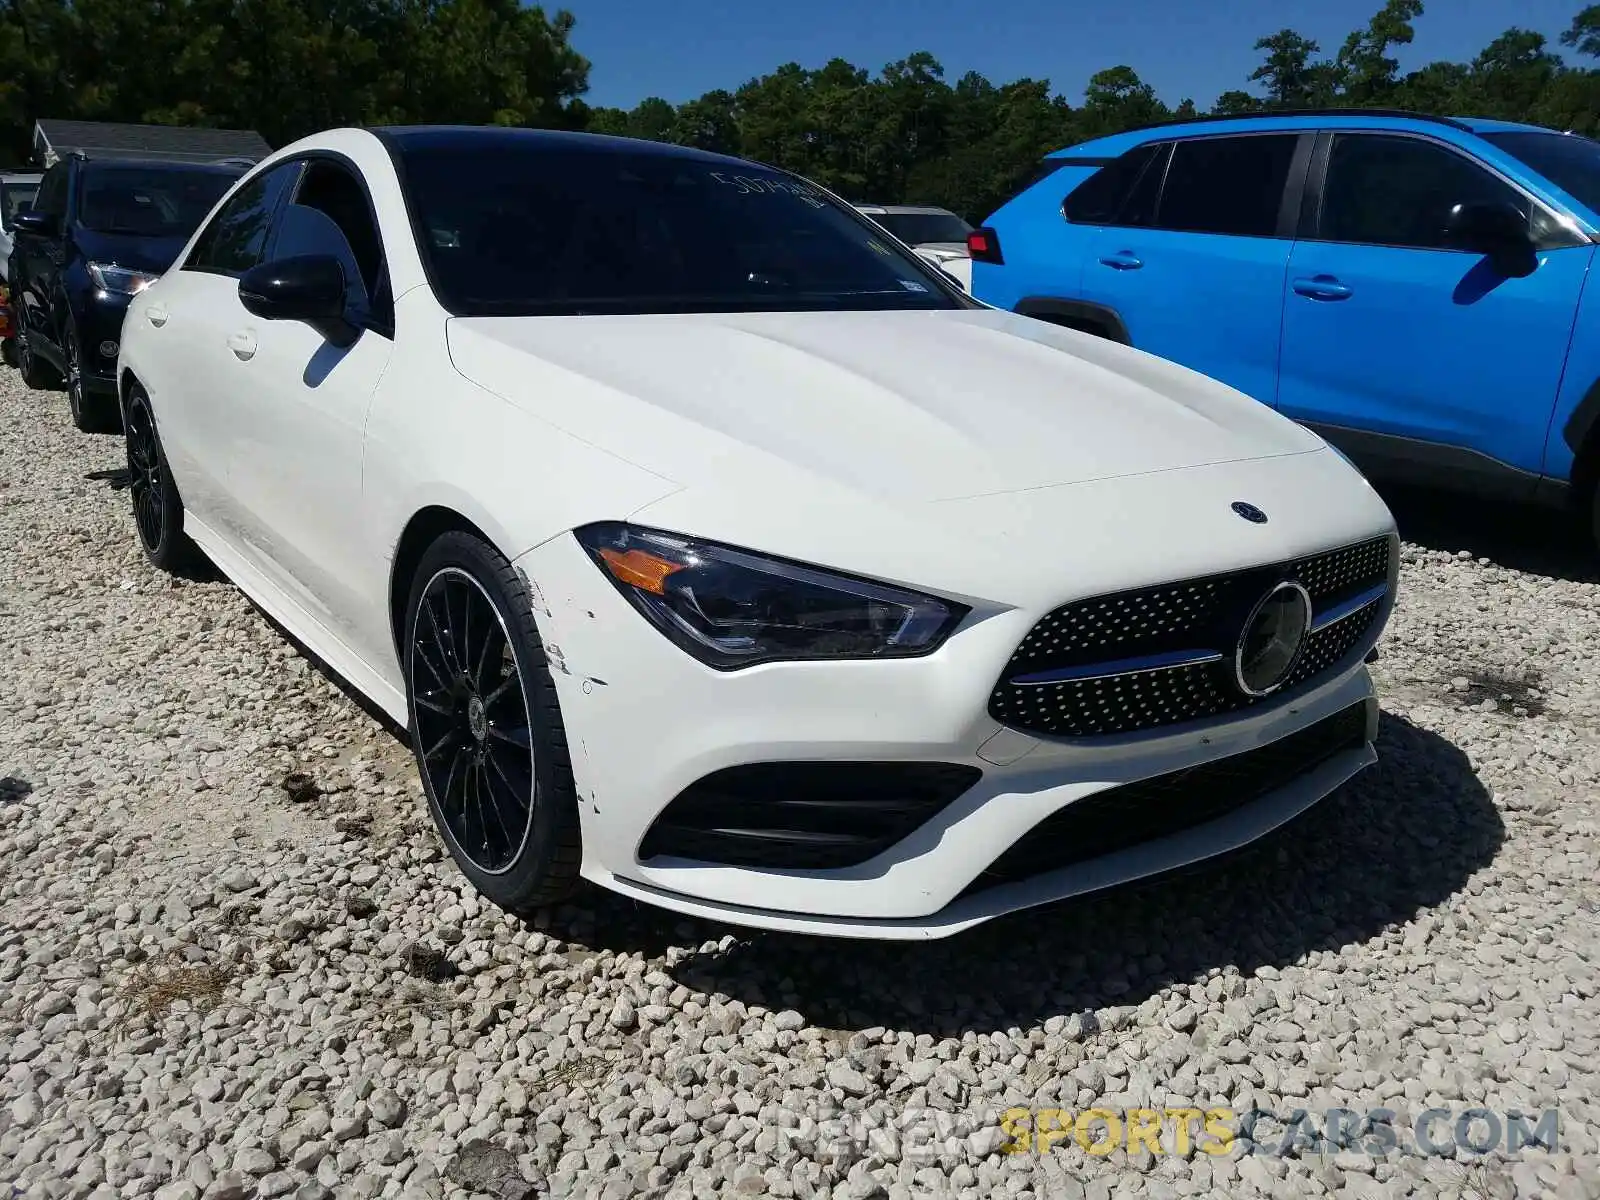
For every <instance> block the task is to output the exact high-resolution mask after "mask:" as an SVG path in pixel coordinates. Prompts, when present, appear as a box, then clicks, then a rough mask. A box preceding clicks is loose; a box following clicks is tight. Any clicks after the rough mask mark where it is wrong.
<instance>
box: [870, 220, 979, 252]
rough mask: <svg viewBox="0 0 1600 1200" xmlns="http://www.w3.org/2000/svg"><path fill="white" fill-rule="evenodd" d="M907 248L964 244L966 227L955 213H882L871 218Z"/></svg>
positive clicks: (967, 227)
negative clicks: (936, 243) (926, 245)
mask: <svg viewBox="0 0 1600 1200" xmlns="http://www.w3.org/2000/svg"><path fill="white" fill-rule="evenodd" d="M872 219H873V220H874V221H876V222H877V223H878V224H880V225H882V226H883V227H884V228H885V229H887V230H888V231H889V232H890V233H892V234H894V235H895V237H897V238H899V239H900V240H901V241H902V242H905V243H906V244H907V245H909V246H920V245H923V244H925V243H927V242H958V243H960V244H962V245H965V244H966V241H967V234H969V233H971V232H972V226H971V225H968V224H967V223H966V222H965V221H963V220H962V219H961V218H960V217H958V216H956V215H955V213H883V214H881V215H879V216H875V217H873V218H872Z"/></svg>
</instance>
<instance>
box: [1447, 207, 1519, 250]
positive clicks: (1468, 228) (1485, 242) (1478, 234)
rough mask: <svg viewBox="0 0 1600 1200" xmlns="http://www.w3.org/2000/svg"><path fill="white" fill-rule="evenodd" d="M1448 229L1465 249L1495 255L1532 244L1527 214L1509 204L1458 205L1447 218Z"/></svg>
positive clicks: (1454, 239) (1452, 236)
mask: <svg viewBox="0 0 1600 1200" xmlns="http://www.w3.org/2000/svg"><path fill="white" fill-rule="evenodd" d="M1445 229H1446V230H1447V231H1448V232H1449V234H1450V237H1451V239H1452V240H1453V241H1455V242H1456V244H1458V245H1459V246H1461V247H1462V248H1463V249H1468V250H1480V251H1483V252H1484V253H1486V254H1493V253H1497V252H1501V251H1506V250H1517V249H1523V248H1526V247H1529V246H1531V245H1532V244H1533V229H1532V223H1531V222H1530V221H1529V219H1528V214H1527V213H1526V212H1524V211H1523V210H1522V209H1520V208H1518V207H1517V206H1516V205H1515V204H1512V203H1511V202H1509V201H1502V202H1498V203H1494V204H1457V205H1455V206H1454V207H1452V208H1451V209H1450V215H1449V216H1448V217H1447V218H1446V219H1445Z"/></svg>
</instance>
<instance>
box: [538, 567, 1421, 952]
mask: <svg viewBox="0 0 1600 1200" xmlns="http://www.w3.org/2000/svg"><path fill="white" fill-rule="evenodd" d="M516 565H517V567H518V569H519V570H520V571H521V572H522V573H523V575H524V576H525V577H526V578H527V580H528V581H529V584H530V592H531V594H532V595H533V596H534V597H535V609H536V613H535V615H536V619H537V621H538V624H539V626H540V629H541V632H542V635H543V637H544V640H545V643H546V650H547V653H548V655H549V659H550V665H551V669H552V673H553V675H554V678H555V682H556V689H557V693H558V695H559V698H560V702H561V706H562V712H563V716H564V719H565V722H566V726H567V731H568V735H569V738H568V741H569V745H570V747H571V754H572V766H573V772H574V776H575V779H576V783H577V788H578V794H579V799H580V808H581V820H582V829H583V844H584V860H583V868H582V870H583V874H584V875H585V877H586V878H588V879H590V880H591V881H593V882H595V883H598V884H601V885H603V886H606V887H609V888H612V889H613V890H616V891H619V892H621V893H623V894H626V895H631V896H634V897H636V898H638V899H640V900H644V901H647V902H649V903H652V904H655V905H659V906H662V907H665V908H669V909H674V910H677V911H681V912H685V913H690V914H695V915H701V916H706V917H711V918H715V919H720V920H726V921H730V922H733V923H736V924H746V925H753V926H759V927H765V928H775V929H786V930H795V931H808V932H815V933H825V934H831V935H836V936H856V937H869V938H907V939H909V938H937V937H944V936H948V935H950V934H954V933H956V932H959V931H960V930H962V929H966V928H969V927H971V926H973V925H976V924H979V923H981V922H983V921H985V920H988V919H991V918H993V917H996V916H999V915H1002V914H1003V913H1007V912H1011V911H1015V910H1018V909H1023V908H1028V907H1032V906H1034V905H1038V904H1043V903H1047V902H1050V901H1053V900H1059V899H1063V898H1066V897H1070V896H1074V895H1078V894H1081V893H1084V892H1088V891H1093V890H1097V889H1100V888H1104V887H1108V886H1112V885H1115V884H1117V883H1121V882H1125V881H1128V880H1132V879H1136V878H1141V877H1145V876H1149V875H1152V874H1159V873H1161V872H1164V871H1167V870H1171V869H1173V868H1177V867H1181V866H1184V865H1186V864H1189V863H1193V862H1196V861H1199V860H1202V859H1205V858H1209V857H1212V856H1214V855H1217V854H1221V853H1224V852H1226V851H1229V850H1232V849H1235V848H1237V847H1239V846H1242V845H1244V844H1245V843H1248V842H1250V841H1253V840H1254V839H1256V838H1258V837H1260V836H1261V835H1263V834H1265V833H1267V832H1268V831H1270V830H1271V829H1273V828H1275V827H1277V826H1279V825H1281V824H1283V823H1284V822H1285V821H1288V820H1289V819H1291V818H1292V817H1294V816H1295V815H1297V814H1298V813H1300V812H1302V811H1303V810H1305V809H1306V808H1308V807H1310V806H1311V805H1312V804H1313V803H1315V802H1316V801H1317V800H1318V799H1320V798H1321V797H1323V796H1325V795H1326V794H1328V793H1329V792H1330V791H1332V790H1334V789H1335V788H1337V787H1338V786H1339V785H1340V784H1342V783H1343V782H1344V781H1345V780H1347V779H1349V778H1350V777H1351V776H1352V775H1354V774H1356V773H1357V772H1358V771H1360V770H1362V769H1363V768H1365V767H1366V766H1368V765H1370V764H1371V763H1372V762H1374V761H1375V758H1376V756H1375V754H1374V751H1373V750H1372V746H1371V743H1372V740H1373V738H1374V737H1375V735H1376V728H1377V702H1376V699H1375V697H1374V693H1373V687H1372V681H1371V678H1370V676H1369V675H1368V673H1367V671H1366V668H1365V666H1364V665H1363V664H1362V661H1361V660H1362V658H1363V657H1364V655H1365V653H1366V651H1367V649H1368V648H1369V647H1370V644H1371V641H1372V640H1375V639H1376V637H1377V636H1378V633H1379V632H1380V631H1381V628H1382V624H1383V620H1380V621H1379V622H1378V623H1377V624H1376V625H1375V626H1374V629H1373V631H1372V634H1371V637H1370V638H1368V639H1366V640H1365V641H1364V642H1363V644H1362V645H1360V646H1359V647H1357V648H1356V650H1355V652H1353V653H1352V654H1351V656H1350V657H1349V659H1348V660H1347V661H1346V662H1345V663H1344V664H1343V665H1341V666H1340V667H1339V668H1338V669H1337V670H1336V671H1335V672H1334V673H1333V674H1331V675H1328V676H1325V677H1322V678H1319V679H1318V680H1316V681H1314V683H1313V684H1311V685H1308V687H1306V688H1302V689H1299V690H1298V691H1296V692H1291V693H1288V694H1286V695H1285V696H1284V698H1283V699H1282V700H1281V701H1278V702H1273V703H1267V704H1262V705H1259V706H1257V707H1254V708H1251V709H1249V710H1248V711H1246V712H1243V713H1230V714H1226V715H1223V716H1220V717H1216V718H1213V719H1206V720H1199V721H1194V722H1190V723H1186V724H1184V725H1182V726H1181V727H1177V728H1176V729H1175V730H1163V729H1153V730H1146V731H1143V732H1139V733H1134V734H1128V735H1118V736H1110V737H1096V738H1086V739H1061V738H1049V737H1036V736H1032V735H1029V734H1026V733H1022V732H1019V731H1017V730H1015V729H1012V728H1009V727H1007V726H1003V725H1002V724H1000V723H999V722H998V721H996V720H995V719H994V718H993V717H992V716H990V715H989V712H988V711H987V701H988V698H989V691H990V688H991V687H992V685H993V683H994V681H995V679H996V678H997V676H998V675H999V673H1000V671H1001V669H1002V668H1003V667H1004V666H1005V664H1006V663H1007V661H1008V659H1009V658H1010V656H1011V655H1012V653H1013V651H1014V650H1015V649H1016V648H1017V646H1018V644H1019V643H1020V642H1021V641H1022V639H1023V638H1024V636H1025V635H1026V634H1027V633H1028V631H1029V629H1030V628H1032V626H1033V624H1034V623H1035V622H1036V621H1037V620H1038V619H1039V618H1040V617H1041V616H1042V615H1043V613H1042V612H1036V611H1024V610H1021V609H1012V610H1008V611H1004V612H1001V613H998V614H996V615H993V616H991V617H989V618H988V619H985V620H983V621H981V622H978V623H977V624H974V625H971V626H969V627H968V628H965V629H963V630H961V631H959V632H958V633H957V634H956V635H955V636H954V637H952V638H951V640H950V641H949V642H948V643H947V644H946V645H944V646H943V647H942V648H941V649H940V650H939V651H938V652H937V653H936V654H933V655H930V656H928V657H926V658H920V659H901V660H882V661H875V662H828V663H822V662H809V663H771V664H767V665H764V666H758V667H753V668H749V669H746V670H742V671H737V672H731V673H721V672H716V671H713V670H710V669H709V668H706V667H703V666H702V665H701V664H699V663H698V662H696V661H695V660H694V659H692V658H690V657H689V656H688V655H687V654H685V653H683V652H682V651H681V650H679V649H678V648H677V647H676V646H674V645H672V644H671V643H670V642H668V641H667V640H666V639H665V638H664V637H662V636H661V635H660V634H659V633H658V632H657V631H656V630H655V629H654V628H652V627H651V626H650V625H648V624H647V623H646V621H645V620H644V619H643V618H642V617H640V616H639V614H638V613H636V612H635V611H634V610H633V608H632V607H631V606H630V605H629V604H628V603H627V601H626V600H625V599H624V598H623V597H622V596H620V595H619V594H618V593H617V591H616V590H615V588H614V587H613V586H612V585H611V584H610V583H609V581H608V580H607V579H606V578H605V577H604V576H603V575H602V574H601V572H600V571H599V570H598V569H597V568H596V567H595V566H594V564H593V563H592V562H591V561H590V560H589V558H588V557H587V555H586V554H585V553H584V552H583V550H582V549H581V548H580V547H579V545H578V544H577V542H576V540H575V539H574V538H573V537H571V536H570V535H563V536H561V537H557V538H555V539H553V540H551V541H549V542H547V543H545V544H544V545H542V546H539V547H537V548H535V549H534V550H532V551H530V552H528V553H527V554H525V555H523V556H522V557H521V558H519V559H518V560H517V564H516ZM1391 604H1392V596H1391V598H1390V599H1389V600H1388V601H1386V602H1385V610H1384V613H1383V619H1384V620H1386V619H1387V615H1388V608H1389V606H1390V605H1391ZM1352 706H1355V707H1357V708H1358V709H1359V711H1360V722H1359V729H1360V733H1359V736H1358V737H1357V738H1356V739H1355V740H1354V741H1353V742H1352V743H1350V744H1347V745H1343V746H1341V747H1340V748H1338V750H1337V752H1334V753H1331V754H1329V755H1327V756H1325V757H1322V758H1320V759H1319V760H1317V761H1316V762H1315V765H1313V766H1311V767H1310V768H1309V769H1307V770H1305V771H1302V772H1299V773H1297V774H1294V775H1293V776H1292V777H1290V778H1288V779H1287V780H1286V781H1282V782H1280V783H1278V784H1277V785H1276V786H1273V787H1271V788H1270V789H1269V790H1267V791H1265V792H1263V793H1262V794H1260V795H1259V796H1258V797H1256V798H1255V799H1253V800H1251V801H1250V802H1248V803H1245V804H1243V805H1242V806H1240V807H1236V808H1231V809H1229V810H1228V811H1225V812H1223V813H1222V814H1221V815H1219V816H1217V817H1215V818H1214V819H1211V820H1207V821H1205V822H1204V823H1202V824H1196V825H1191V826H1188V827H1185V828H1182V829H1179V830H1177V831H1175V832H1172V833H1170V834H1160V833H1157V834H1156V835H1154V836H1150V837H1148V838H1146V839H1144V840H1141V841H1138V842H1137V843H1135V844H1131V845H1121V846H1118V847H1116V848H1115V849H1113V850H1111V851H1110V852H1108V853H1106V854H1103V855H1100V856H1098V857H1094V858H1091V859H1088V860H1085V861H1079V862H1076V863H1074V864H1073V865H1071V866H1066V867H1062V868H1060V869H1056V870H1045V871H1043V872H1042V873H1037V874H1033V875H1030V876H1028V877H1026V878H1020V879H1009V880H1003V881H1000V882H997V883H995V884H994V885H993V886H985V885H984V882H983V879H982V878H980V877H982V876H984V875H985V873H986V872H988V871H989V869H990V868H991V866H993V865H994V864H995V863H996V861H997V860H999V859H1001V857H1002V855H1004V854H1005V852H1006V851H1007V850H1008V848H1010V847H1012V845H1013V844H1014V843H1017V842H1018V841H1019V840H1020V839H1023V838H1024V836H1025V835H1027V834H1028V833H1029V832H1030V831H1031V830H1033V829H1034V827H1035V826H1036V825H1037V824H1038V823H1039V822H1041V821H1042V820H1044V819H1045V818H1046V817H1049V816H1051V814H1054V813H1057V812H1058V811H1059V810H1062V809H1064V808H1065V807H1066V806H1068V805H1071V804H1073V803H1074V802H1077V801H1080V800H1084V799H1086V798H1088V797H1090V796H1092V795H1094V794H1095V793H1098V792H1102V791H1106V790H1107V789H1110V788H1115V787H1118V786H1119V785H1126V784H1132V783H1135V782H1138V781H1141V780H1149V779H1151V778H1152V777H1156V776H1163V775H1167V774H1169V773H1172V772H1177V771H1181V770H1184V769H1185V768H1190V767H1194V766H1196V765H1197V764H1203V763H1208V762H1213V761H1216V760H1220V759H1224V758H1228V757H1230V756H1234V755H1240V754H1245V753H1247V752H1249V751H1252V750H1256V749H1259V748H1261V747H1264V746H1267V745H1268V744H1270V743H1274V742H1276V741H1278V740H1279V739H1282V738H1286V737H1288V736H1290V735H1293V734H1295V733H1297V732H1298V731H1302V730H1305V729H1307V728H1308V727H1310V726H1313V725H1315V724H1317V723H1318V722H1321V721H1324V720H1327V719H1330V718H1333V717H1335V716H1336V715H1337V714H1339V713H1341V712H1344V711H1345V710H1348V709H1351V708H1352ZM818 762H856V763H875V764H884V763H889V764H893V763H937V764H948V765H950V766H951V767H956V768H960V767H966V768H976V769H977V770H979V771H981V777H980V778H978V779H977V781H976V782H975V783H973V784H972V785H971V786H970V787H968V788H967V789H966V790H964V791H962V792H961V793H960V794H959V795H958V796H955V797H954V798H953V799H951V800H950V801H949V802H948V803H945V804H944V805H943V806H942V807H937V810H936V811H934V812H932V814H931V815H929V816H927V818H926V819H925V820H921V821H920V822H919V823H917V824H915V826H914V827H913V828H911V829H910V831H909V832H907V833H906V834H905V836H902V837H899V838H897V839H896V840H894V841H893V842H892V844H890V845H888V846H887V847H886V848H884V849H882V850H881V851H880V852H877V853H875V854H873V855H872V856H871V857H870V858H868V859H866V860H865V861H861V862H857V863H855V864H853V865H846V866H821V867H810V868H785V869H774V868H764V867H760V866H745V865H730V864H728V863H726V862H719V863H709V862H706V861H697V860H695V859H691V858H688V857H673V856H669V855H663V854H653V855H652V854H649V853H648V852H646V853H643V854H642V853H641V850H642V849H643V850H645V851H648V850H649V847H650V834H651V831H652V828H653V827H655V826H656V825H657V822H658V818H660V817H661V815H662V814H663V812H664V811H666V810H668V808H669V805H671V804H672V802H673V801H674V799H675V798H676V797H678V796H680V794H682V793H684V792H685V791H686V790H687V789H691V787H692V786H693V785H696V784H698V783H700V782H701V781H702V780H704V779H705V778H706V777H707V776H711V775H713V774H714V773H717V772H720V771H723V770H725V769H727V768H731V767H739V766H743V765H745V764H784V763H796V764H801V763H805V764H813V763H818ZM797 770H798V768H797Z"/></svg>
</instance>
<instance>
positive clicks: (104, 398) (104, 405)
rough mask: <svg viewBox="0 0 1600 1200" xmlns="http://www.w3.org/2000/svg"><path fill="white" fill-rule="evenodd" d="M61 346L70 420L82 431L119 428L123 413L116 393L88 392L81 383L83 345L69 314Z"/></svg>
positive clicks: (104, 431)
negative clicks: (65, 363)
mask: <svg viewBox="0 0 1600 1200" xmlns="http://www.w3.org/2000/svg"><path fill="white" fill-rule="evenodd" d="M61 349H62V352H63V353H64V354H65V355H66V358H67V380H66V383H67V407H68V408H69V409H71V410H72V423H73V424H74V425H76V426H77V427H78V429H79V430H80V431H81V432H83V433H117V432H119V431H120V430H121V428H122V414H121V413H119V412H118V411H117V398H116V396H115V395H106V394H104V393H97V392H91V391H89V390H88V388H86V387H85V386H84V383H83V345H82V343H80V342H79V341H78V327H77V326H76V325H74V324H73V323H72V319H71V318H70V317H69V318H67V324H66V328H65V329H64V330H63V332H62V335H61Z"/></svg>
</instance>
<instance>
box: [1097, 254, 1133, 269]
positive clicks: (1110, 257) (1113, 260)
mask: <svg viewBox="0 0 1600 1200" xmlns="http://www.w3.org/2000/svg"><path fill="white" fill-rule="evenodd" d="M1100 262H1101V263H1102V265H1104V266H1107V267H1110V268H1111V269H1112V270H1115V271H1137V270H1138V269H1139V268H1140V267H1142V266H1144V259H1142V258H1140V257H1139V256H1138V255H1137V254H1135V253H1134V252H1133V251H1132V250H1118V251H1117V252H1116V253H1115V254H1107V255H1105V256H1104V257H1103V258H1101V260H1100Z"/></svg>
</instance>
